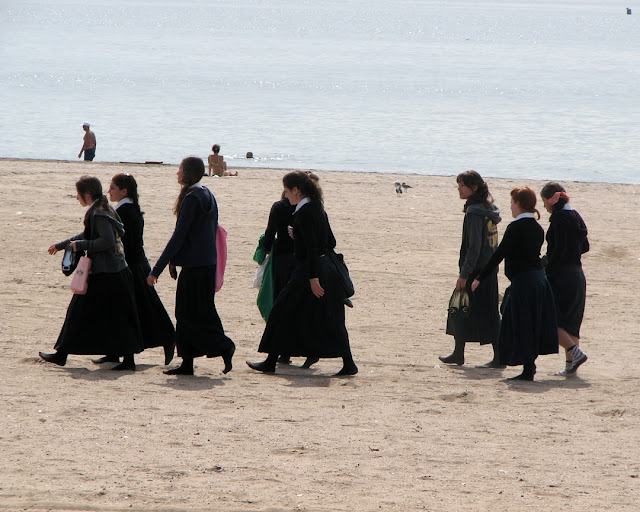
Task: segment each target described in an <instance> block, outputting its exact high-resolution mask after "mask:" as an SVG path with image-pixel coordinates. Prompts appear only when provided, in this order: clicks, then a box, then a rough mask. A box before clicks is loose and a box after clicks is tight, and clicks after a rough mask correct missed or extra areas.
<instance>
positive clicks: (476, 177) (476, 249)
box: [439, 171, 504, 368]
mask: <svg viewBox="0 0 640 512" xmlns="http://www.w3.org/2000/svg"><path fill="white" fill-rule="evenodd" d="M456 181H457V183H458V193H459V195H460V199H465V200H466V202H465V204H464V208H463V211H464V223H463V225H462V245H461V247H460V260H459V262H458V266H459V270H460V274H459V277H458V280H457V281H456V292H458V293H465V292H466V293H467V294H468V295H469V299H470V303H471V304H470V307H469V311H468V313H467V314H463V312H462V311H457V312H450V314H449V316H448V317H447V334H449V335H451V336H453V338H454V340H455V347H454V349H453V353H452V354H451V355H449V356H446V357H444V356H440V357H439V359H440V361H442V362H443V363H447V364H457V365H462V364H464V348H465V344H466V343H467V342H469V341H475V342H479V343H480V345H485V344H488V343H491V344H492V345H493V359H492V360H491V361H489V362H488V363H486V364H484V365H481V366H480V368H504V366H503V365H502V364H500V359H499V356H498V346H497V344H498V333H499V332H500V314H499V313H498V269H497V268H495V269H494V270H493V271H492V272H491V273H490V274H489V275H488V276H487V278H486V279H484V280H483V281H482V284H481V286H479V287H478V289H477V290H476V291H475V292H474V293H471V283H472V282H473V280H474V279H475V277H476V276H477V275H478V274H479V273H480V270H482V268H483V267H484V266H485V265H486V264H487V262H488V261H489V258H491V256H492V255H493V253H494V252H495V250H496V247H498V228H497V224H498V223H499V222H500V221H501V220H502V219H501V218H500V210H499V209H498V207H497V206H496V205H494V204H493V197H492V196H491V194H490V193H489V188H488V187H487V184H486V183H485V181H484V180H483V179H482V177H481V176H480V174H478V173H477V172H475V171H465V172H463V173H460V174H459V175H458V177H457V179H456Z"/></svg>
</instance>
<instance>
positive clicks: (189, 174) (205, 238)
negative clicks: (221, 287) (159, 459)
mask: <svg viewBox="0 0 640 512" xmlns="http://www.w3.org/2000/svg"><path fill="white" fill-rule="evenodd" d="M177 174H178V183H180V184H181V185H182V189H181V190H180V194H179V195H178V199H177V200H176V204H175V207H174V209H173V211H174V213H175V214H176V216H177V220H176V227H175V230H174V232H173V235H172V236H171V239H170V240H169V242H168V243H167V246H166V247H165V249H164V251H163V253H162V255H161V256H160V258H159V259H158V261H157V263H156V265H155V266H154V267H153V270H152V271H151V273H150V274H149V276H148V278H147V283H148V284H149V285H151V286H153V285H155V284H156V283H157V282H158V277H159V276H160V274H161V273H162V271H163V270H164V268H165V267H166V266H167V265H169V266H170V267H169V271H170V272H172V273H173V272H175V267H182V269H181V271H180V277H179V278H178V286H177V289H176V342H177V346H178V355H179V356H180V357H182V364H181V365H180V366H178V367H177V368H173V369H171V370H167V371H165V372H164V373H166V374H167V375H193V373H194V371H193V360H194V358H196V357H202V356H206V357H218V356H220V357H222V359H223V361H224V369H223V370H222V373H228V372H229V371H230V370H231V368H232V358H233V354H234V352H235V350H236V346H235V344H234V343H233V341H231V339H230V338H229V337H228V336H227V335H226V334H225V333H224V329H223V327H222V322H221V321H220V316H219V315H218V311H217V310H216V305H215V288H216V266H217V251H216V233H217V229H218V205H217V204H216V199H215V197H214V196H213V194H212V193H211V192H210V191H209V189H208V188H207V187H204V186H203V185H202V184H201V183H200V180H201V178H202V176H203V175H204V162H203V161H202V159H200V158H197V157H193V156H190V157H187V158H185V159H184V160H182V163H181V164H180V167H179V169H178V173H177Z"/></svg>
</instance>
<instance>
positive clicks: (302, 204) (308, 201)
mask: <svg viewBox="0 0 640 512" xmlns="http://www.w3.org/2000/svg"><path fill="white" fill-rule="evenodd" d="M310 202H311V199H309V198H308V197H303V198H302V199H300V202H299V203H298V204H297V205H296V209H295V211H294V212H293V213H298V210H299V209H300V208H302V207H303V206H304V205H305V204H307V203H310Z"/></svg>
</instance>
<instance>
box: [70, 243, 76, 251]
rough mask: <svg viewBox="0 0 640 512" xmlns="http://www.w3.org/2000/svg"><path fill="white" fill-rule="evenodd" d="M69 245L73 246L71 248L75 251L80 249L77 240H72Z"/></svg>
mask: <svg viewBox="0 0 640 512" xmlns="http://www.w3.org/2000/svg"><path fill="white" fill-rule="evenodd" d="M69 247H71V250H72V251H73V252H76V251H77V250H78V248H77V247H76V243H75V242H71V243H70V244H69Z"/></svg>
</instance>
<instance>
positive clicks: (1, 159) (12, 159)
mask: <svg viewBox="0 0 640 512" xmlns="http://www.w3.org/2000/svg"><path fill="white" fill-rule="evenodd" d="M200 158H202V157H200ZM203 160H204V162H205V167H206V163H207V162H206V157H205V158H203ZM0 162H36V163H37V162H51V163H69V164H82V163H84V161H83V160H81V159H78V160H59V159H46V158H16V157H0ZM89 163H90V164H104V165H109V166H115V165H134V166H141V167H149V166H163V167H177V166H178V165H179V164H169V163H164V162H153V161H147V162H125V161H122V162H106V161H99V160H98V161H94V162H89ZM229 169H236V170H242V171H243V172H244V171H250V170H269V171H284V172H290V171H311V172H314V173H323V172H329V173H341V174H344V173H353V174H374V175H381V176H424V177H431V178H446V177H455V176H456V175H457V174H422V173H416V172H395V171H389V172H380V171H342V170H338V169H331V170H326V169H311V168H308V169H307V168H292V167H267V166H263V165H256V166H241V165H232V166H229ZM464 170H466V169H461V170H460V171H459V172H462V171H464ZM483 176H484V177H485V178H487V179H495V180H509V181H513V182H519V183H524V184H526V183H525V182H527V181H532V182H536V183H539V182H548V181H558V182H561V183H579V184H582V183H584V184H586V183H594V184H603V185H628V186H632V187H633V186H636V187H639V186H640V183H625V182H613V181H586V180H585V181H583V180H564V179H555V178H554V179H540V178H532V179H520V178H511V177H498V176H491V175H485V174H483Z"/></svg>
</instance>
